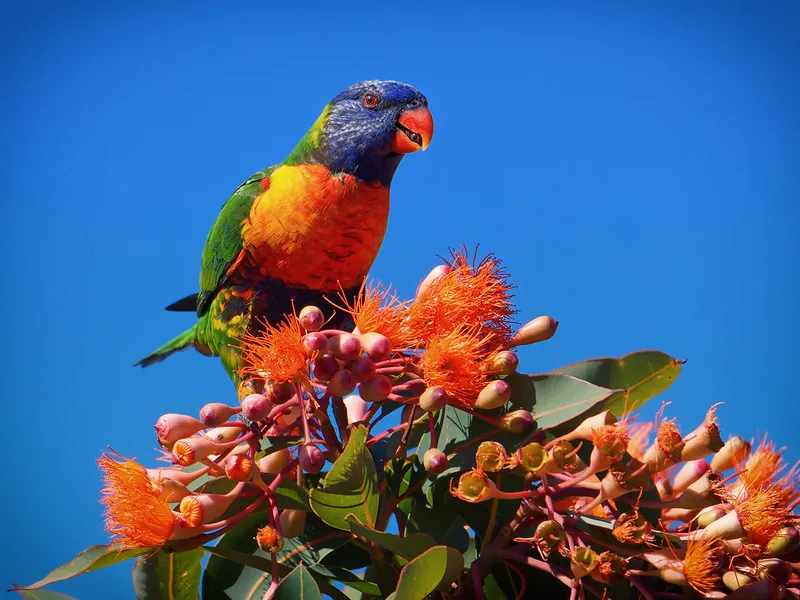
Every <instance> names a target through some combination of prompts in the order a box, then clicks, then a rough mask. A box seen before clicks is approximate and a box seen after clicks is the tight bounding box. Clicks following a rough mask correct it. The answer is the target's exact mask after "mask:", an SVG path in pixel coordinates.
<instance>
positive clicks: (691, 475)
mask: <svg viewBox="0 0 800 600" xmlns="http://www.w3.org/2000/svg"><path fill="white" fill-rule="evenodd" d="M710 468H711V466H710V465H709V464H708V463H707V462H706V461H704V460H702V459H701V460H690V461H689V462H687V463H685V464H684V465H683V466H682V467H681V469H680V471H678V472H677V473H676V474H675V477H674V479H673V482H672V494H673V495H675V496H680V495H681V494H682V493H683V492H684V490H686V488H688V487H689V486H690V485H692V484H693V483H694V482H695V481H697V480H698V479H700V478H701V477H702V476H703V475H705V474H706V473H707V472H708V470H709V469H710Z"/></svg>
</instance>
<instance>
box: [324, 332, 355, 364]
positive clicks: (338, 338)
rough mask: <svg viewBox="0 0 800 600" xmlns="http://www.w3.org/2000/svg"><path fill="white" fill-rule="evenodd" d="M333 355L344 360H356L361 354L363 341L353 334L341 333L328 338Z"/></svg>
mask: <svg viewBox="0 0 800 600" xmlns="http://www.w3.org/2000/svg"><path fill="white" fill-rule="evenodd" d="M328 348H330V351H331V354H333V355H334V356H335V357H336V358H340V359H342V360H355V359H356V358H358V356H359V355H360V354H361V340H359V339H358V336H357V335H353V334H352V333H340V334H339V335H334V336H331V337H330V338H328Z"/></svg>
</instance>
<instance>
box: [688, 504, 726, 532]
mask: <svg viewBox="0 0 800 600" xmlns="http://www.w3.org/2000/svg"><path fill="white" fill-rule="evenodd" d="M724 516H725V509H724V508H722V507H721V506H709V507H708V508H704V509H703V510H701V511H700V512H699V513H698V515H697V517H696V518H695V520H694V522H695V523H697V526H698V527H703V528H705V527H708V526H709V525H711V524H712V523H713V522H714V521H716V520H717V519H719V518H721V517H724Z"/></svg>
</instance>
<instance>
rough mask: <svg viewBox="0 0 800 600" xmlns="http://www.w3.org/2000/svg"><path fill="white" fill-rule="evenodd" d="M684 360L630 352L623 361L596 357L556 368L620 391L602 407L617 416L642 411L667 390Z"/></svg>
mask: <svg viewBox="0 0 800 600" xmlns="http://www.w3.org/2000/svg"><path fill="white" fill-rule="evenodd" d="M684 362H686V361H680V360H677V359H675V358H673V357H671V356H669V355H668V354H664V353H663V352H658V351H655V350H645V351H641V352H633V353H632V354H627V355H625V356H623V357H622V358H595V359H592V360H586V361H583V362H577V363H573V364H571V365H567V366H566V367H561V368H560V369H557V372H558V373H565V374H568V375H572V376H573V377H577V378H579V379H583V380H585V381H589V382H591V383H593V384H595V385H598V386H602V387H606V388H609V389H616V390H622V391H621V392H619V393H617V394H615V395H614V397H612V398H610V399H609V400H607V401H606V403H605V405H604V408H607V409H609V410H611V412H613V413H614V414H615V415H616V416H618V417H620V416H622V415H623V414H624V413H626V412H628V413H630V412H633V411H635V410H638V409H639V408H641V407H642V406H643V405H644V403H645V402H647V401H648V400H650V399H651V398H654V397H656V396H658V395H659V394H660V393H662V392H663V391H664V390H666V389H667V388H668V387H669V386H671V385H672V383H673V382H674V381H675V379H677V377H678V375H680V372H681V367H682V366H683V363H684Z"/></svg>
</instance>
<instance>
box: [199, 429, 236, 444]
mask: <svg viewBox="0 0 800 600" xmlns="http://www.w3.org/2000/svg"><path fill="white" fill-rule="evenodd" d="M241 433H242V428H241V427H231V426H228V427H225V426H224V425H223V426H222V427H214V429H209V430H208V431H206V432H205V433H203V437H206V438H208V439H210V440H211V441H212V442H216V443H218V444H224V443H226V442H232V441H233V440H235V439H236V438H238V437H239V435H241Z"/></svg>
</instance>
